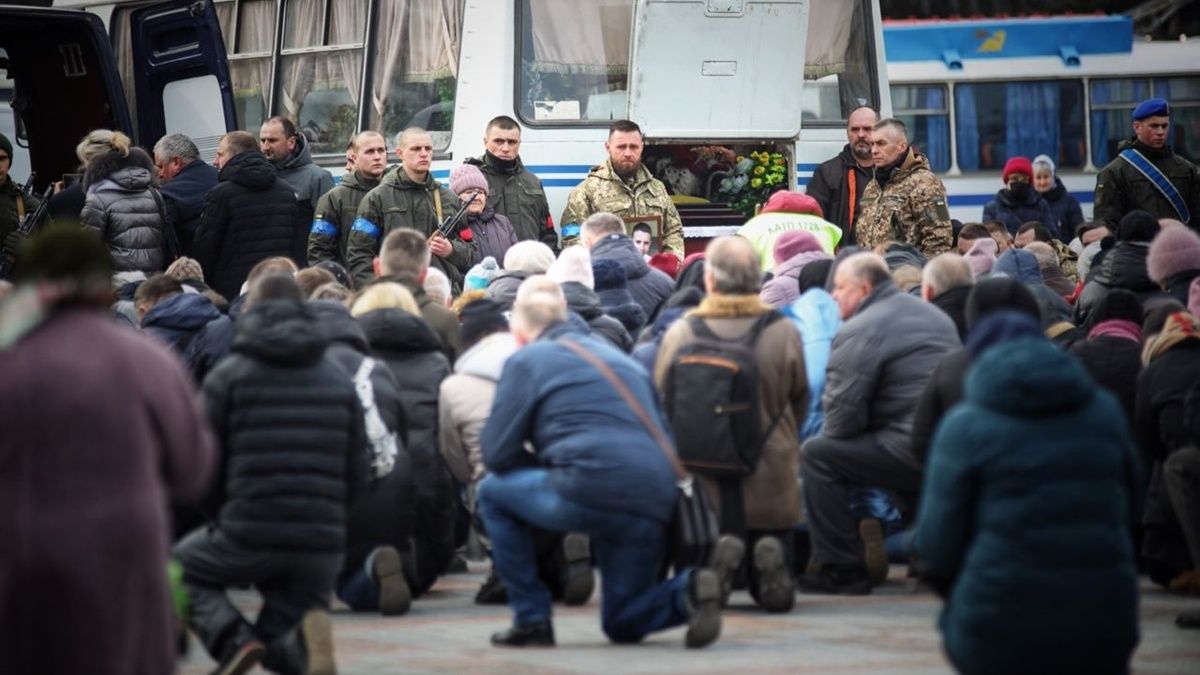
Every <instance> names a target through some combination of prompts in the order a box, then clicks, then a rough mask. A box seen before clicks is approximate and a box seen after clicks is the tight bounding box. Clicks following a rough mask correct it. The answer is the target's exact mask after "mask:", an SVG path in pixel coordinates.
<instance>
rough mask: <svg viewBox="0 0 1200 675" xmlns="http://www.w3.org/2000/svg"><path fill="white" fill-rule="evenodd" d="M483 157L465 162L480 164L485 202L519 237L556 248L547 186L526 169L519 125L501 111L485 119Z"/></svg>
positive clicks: (556, 241)
mask: <svg viewBox="0 0 1200 675" xmlns="http://www.w3.org/2000/svg"><path fill="white" fill-rule="evenodd" d="M483 143H484V147H485V150H484V153H483V156H482V157H479V158H475V157H468V158H467V160H466V161H465V162H464V164H472V165H474V166H477V167H479V170H480V171H482V172H483V176H484V178H486V179H487V182H488V206H490V207H492V208H493V209H494V210H495V211H496V213H499V214H500V215H502V216H504V217H505V218H508V221H509V222H510V223H512V224H513V231H514V232H516V234H517V240H518V241H525V240H527V239H532V240H535V241H540V242H542V243H543V244H545V245H547V246H549V247H550V248H551V249H555V250H557V249H558V232H556V231H555V229H554V221H553V220H551V219H550V204H549V203H548V202H547V201H546V190H545V189H544V188H543V187H542V181H541V179H539V178H538V177H537V176H535V175H533V174H532V173H530V172H528V171H526V170H525V165H523V164H522V163H521V156H520V154H518V153H519V152H520V149H521V127H520V126H519V125H518V124H517V121H516V120H514V119H513V118H511V117H507V116H504V115H501V116H500V117H497V118H495V119H493V120H492V121H490V122H488V125H487V129H486V130H485V131H484V138H483Z"/></svg>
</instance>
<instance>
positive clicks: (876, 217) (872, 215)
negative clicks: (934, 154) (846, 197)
mask: <svg viewBox="0 0 1200 675" xmlns="http://www.w3.org/2000/svg"><path fill="white" fill-rule="evenodd" d="M854 228H855V236H856V237H857V238H858V245H859V246H862V247H863V248H866V249H873V248H875V247H876V246H879V245H880V244H886V243H887V242H889V241H898V242H901V243H904V244H911V245H912V246H914V247H916V248H917V249H918V250H920V251H921V252H922V253H924V254H925V255H926V256H928V257H930V258H932V257H933V256H935V255H937V254H939V253H945V252H946V251H949V250H950V243H951V240H952V239H953V230H952V228H951V226H950V211H949V209H948V208H947V206H946V187H945V186H944V185H942V181H940V180H938V177H937V176H935V175H933V172H932V171H930V170H929V160H927V159H926V158H925V155H922V154H921V153H919V152H917V151H915V150H912V149H910V150H909V151H908V157H906V158H905V160H904V162H903V163H902V164H901V165H900V167H899V168H898V169H896V170H895V172H894V173H893V174H892V178H891V180H889V181H888V182H887V185H885V186H883V187H882V188H880V186H879V181H877V180H872V181H871V182H870V183H869V184H867V188H866V189H865V190H863V197H862V211H861V212H860V214H859V217H858V221H857V222H856V223H855V225H854Z"/></svg>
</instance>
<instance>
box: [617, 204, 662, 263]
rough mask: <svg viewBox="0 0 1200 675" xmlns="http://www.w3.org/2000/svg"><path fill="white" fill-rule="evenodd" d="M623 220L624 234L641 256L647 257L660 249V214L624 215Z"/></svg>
mask: <svg viewBox="0 0 1200 675" xmlns="http://www.w3.org/2000/svg"><path fill="white" fill-rule="evenodd" d="M623 220H624V221H625V234H627V235H629V238H630V239H632V240H633V244H634V245H635V246H637V247H638V250H639V251H641V253H642V255H643V256H646V257H649V256H652V255H654V254H656V253H658V252H659V251H661V250H662V224H663V217H662V216H661V215H658V214H654V215H646V216H626V217H625V218H623Z"/></svg>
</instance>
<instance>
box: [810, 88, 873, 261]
mask: <svg viewBox="0 0 1200 675" xmlns="http://www.w3.org/2000/svg"><path fill="white" fill-rule="evenodd" d="M878 121H879V114H878V113H876V112H875V110H874V109H872V108H869V107H867V106H862V107H861V108H856V109H854V110H852V111H851V112H850V118H849V120H847V123H846V137H847V138H848V139H849V141H850V142H849V143H847V144H846V146H845V147H844V148H842V151H841V152H840V153H838V156H837V157H834V158H833V159H830V160H828V161H825V162H823V163H821V165H820V166H818V167H817V170H816V171H814V172H813V176H812V180H810V181H809V182H808V187H807V188H805V192H806V193H807V194H808V195H809V196H810V197H812V198H813V199H816V200H817V203H819V204H820V205H821V211H822V212H823V213H824V214H825V219H826V220H828V221H829V222H831V223H833V224H834V225H837V226H838V227H840V228H842V241H843V242H850V243H854V222H855V221H856V220H857V219H858V213H859V204H861V203H862V195H863V190H864V189H865V188H866V187H867V183H868V182H870V181H871V179H872V178H873V177H874V175H875V160H874V159H872V158H871V130H872V129H873V128H874V127H875V123H876V122H878Z"/></svg>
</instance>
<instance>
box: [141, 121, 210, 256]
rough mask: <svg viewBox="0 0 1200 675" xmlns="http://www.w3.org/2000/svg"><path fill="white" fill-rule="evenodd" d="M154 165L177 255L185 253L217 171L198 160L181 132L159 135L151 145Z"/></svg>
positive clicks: (193, 236)
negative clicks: (176, 239) (177, 240)
mask: <svg viewBox="0 0 1200 675" xmlns="http://www.w3.org/2000/svg"><path fill="white" fill-rule="evenodd" d="M154 166H155V167H157V168H158V179H159V180H160V181H161V182H162V187H161V188H160V189H159V192H160V193H162V198H163V206H164V207H166V210H167V222H168V223H170V225H171V226H172V227H174V228H175V235H176V236H177V237H178V239H179V252H180V255H188V254H189V252H190V251H191V248H192V240H193V239H195V238H196V228H197V227H199V226H200V213H201V212H202V211H203V210H204V197H205V195H207V194H208V191H209V190H211V189H213V188H214V187H216V186H217V170H216V168H215V167H212V166H209V165H208V164H207V163H205V162H203V161H201V159H200V151H199V150H198V149H197V148H196V144H195V143H193V142H192V139H190V138H188V137H187V136H184V135H183V134H169V135H167V136H163V137H162V138H160V139H159V140H158V142H157V143H155V144H154Z"/></svg>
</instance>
